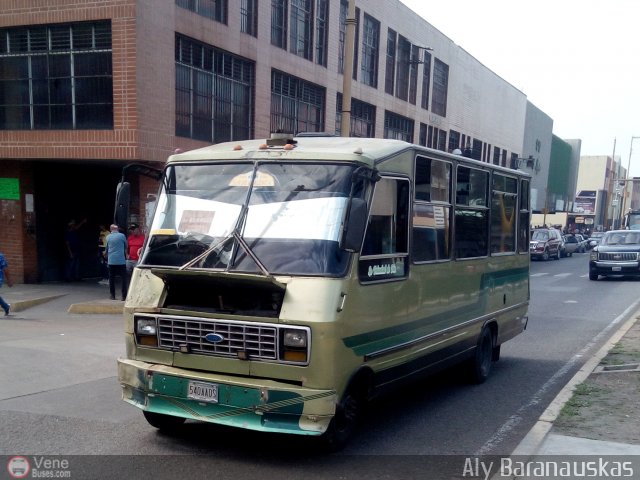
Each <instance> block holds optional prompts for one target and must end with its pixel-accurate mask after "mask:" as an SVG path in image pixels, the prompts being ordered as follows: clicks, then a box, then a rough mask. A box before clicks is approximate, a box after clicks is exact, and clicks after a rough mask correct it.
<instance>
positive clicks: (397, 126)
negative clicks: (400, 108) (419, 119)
mask: <svg viewBox="0 0 640 480" xmlns="http://www.w3.org/2000/svg"><path fill="white" fill-rule="evenodd" d="M384 138H393V139H396V140H404V141H405V142H409V143H413V120H411V119H410V118H407V117H403V116H402V115H398V114H396V113H393V112H389V111H385V112H384Z"/></svg>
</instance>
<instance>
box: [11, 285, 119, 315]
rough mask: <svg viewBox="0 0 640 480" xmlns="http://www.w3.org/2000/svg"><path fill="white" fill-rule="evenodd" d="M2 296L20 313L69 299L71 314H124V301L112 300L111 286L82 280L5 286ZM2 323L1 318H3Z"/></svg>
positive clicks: (14, 311)
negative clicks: (61, 298)
mask: <svg viewBox="0 0 640 480" xmlns="http://www.w3.org/2000/svg"><path fill="white" fill-rule="evenodd" d="M1 295H2V298H4V300H5V301H6V302H7V303H8V304H10V305H11V312H12V313H17V312H21V311H23V310H26V309H28V308H31V307H35V306H36V305H41V304H43V303H46V302H49V301H51V300H55V299H57V298H60V297H67V298H68V300H69V308H68V309H67V312H69V313H79V314H82V313H106V314H121V313H122V309H123V307H124V302H122V301H117V300H110V299H109V287H108V286H107V285H100V284H98V280H97V279H96V280H83V281H80V282H71V283H43V284H22V283H21V284H14V285H13V287H11V288H9V287H7V286H6V285H4V286H3V287H2V290H1ZM0 320H2V317H0Z"/></svg>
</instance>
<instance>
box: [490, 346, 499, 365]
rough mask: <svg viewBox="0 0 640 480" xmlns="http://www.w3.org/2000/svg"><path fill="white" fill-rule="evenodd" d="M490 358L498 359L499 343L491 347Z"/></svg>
mask: <svg viewBox="0 0 640 480" xmlns="http://www.w3.org/2000/svg"><path fill="white" fill-rule="evenodd" d="M491 360H493V361H494V362H497V361H498V360H500V345H496V346H495V347H493V350H492V351H491Z"/></svg>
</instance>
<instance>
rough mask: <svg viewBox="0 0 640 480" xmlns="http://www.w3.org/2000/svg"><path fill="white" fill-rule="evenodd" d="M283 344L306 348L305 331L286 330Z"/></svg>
mask: <svg viewBox="0 0 640 480" xmlns="http://www.w3.org/2000/svg"><path fill="white" fill-rule="evenodd" d="M284 346H285V347H296V348H307V332H305V331H304V330H286V331H285V332H284Z"/></svg>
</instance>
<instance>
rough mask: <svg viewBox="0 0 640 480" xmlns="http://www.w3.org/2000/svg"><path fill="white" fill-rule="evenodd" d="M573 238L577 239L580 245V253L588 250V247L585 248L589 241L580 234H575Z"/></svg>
mask: <svg viewBox="0 0 640 480" xmlns="http://www.w3.org/2000/svg"><path fill="white" fill-rule="evenodd" d="M574 236H575V237H576V238H577V239H578V243H579V244H580V247H579V248H578V250H579V251H580V253H585V252H586V251H587V250H588V249H589V247H588V246H587V244H588V243H589V239H588V238H587V237H586V236H585V235H582V234H581V233H575V234H574Z"/></svg>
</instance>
